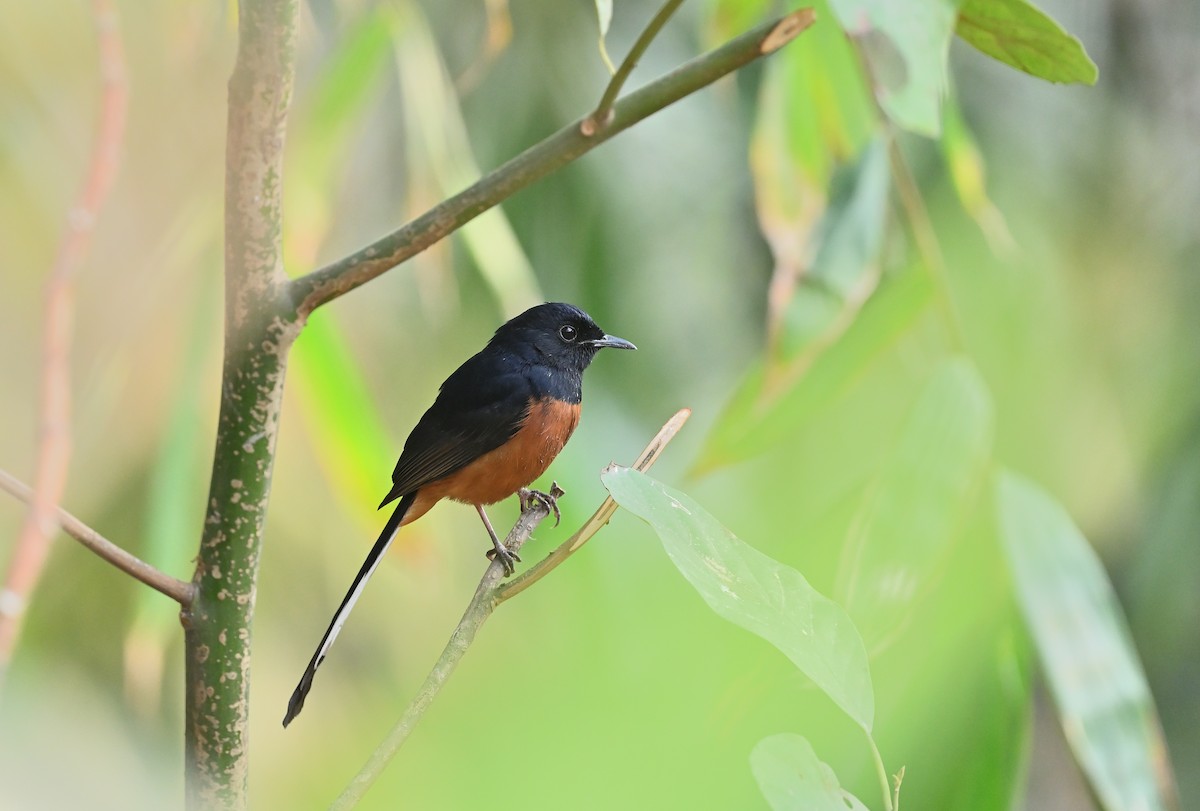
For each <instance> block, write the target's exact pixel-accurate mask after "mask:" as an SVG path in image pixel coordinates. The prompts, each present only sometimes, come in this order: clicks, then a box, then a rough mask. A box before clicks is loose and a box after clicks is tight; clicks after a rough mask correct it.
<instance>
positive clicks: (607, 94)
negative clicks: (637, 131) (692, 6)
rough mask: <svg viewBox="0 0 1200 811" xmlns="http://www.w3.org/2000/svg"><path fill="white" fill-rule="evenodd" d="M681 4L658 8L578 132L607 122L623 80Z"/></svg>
mask: <svg viewBox="0 0 1200 811" xmlns="http://www.w3.org/2000/svg"><path fill="white" fill-rule="evenodd" d="M681 5H683V0H667V2H666V3H664V4H663V7H662V8H660V9H659V10H658V13H657V14H655V15H654V18H653V19H652V20H650V22H649V24H648V25H647V26H646V28H645V30H643V31H642V33H641V36H639V37H638V38H637V41H636V42H634V43H633V47H632V48H630V49H629V53H628V54H626V56H625V61H624V62H622V63H621V66H620V67H619V68H617V70H616V72H615V73H614V74H613V76H612V79H610V80H609V82H608V87H606V88H604V95H603V96H601V97H600V103H599V104H597V105H596V109H595V110H594V111H593V112H592V114H591V115H589V116H588V117H587V118H585V119H583V121H582V122H581V123H580V125H579V129H580V132H582V133H583V134H584V135H587V136H589V137H590V136H592V135H595V134H596V132H597V131H598V130H600V129H601V128H602V127H604V125H605V124H607V123H608V115H609V113H611V112H612V106H613V104H615V103H616V101H617V96H619V95H620V94H621V87H622V86H623V85H624V84H625V80H626V79H628V78H629V74H631V73H633V69H634V68H635V67H637V63H638V60H639V59H641V58H642V54H644V53H645V52H646V49H647V48H649V47H650V43H651V42H653V41H654V38H655V37H656V36H658V32H659V31H661V30H662V27H663V26H664V25H666V24H667V20H669V19H671V15H672V14H674V13H675V10H676V9H677V8H679V7H680V6H681Z"/></svg>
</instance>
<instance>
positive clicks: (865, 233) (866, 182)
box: [779, 138, 890, 360]
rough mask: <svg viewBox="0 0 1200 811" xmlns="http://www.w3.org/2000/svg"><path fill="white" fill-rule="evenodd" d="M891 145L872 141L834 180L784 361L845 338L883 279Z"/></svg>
mask: <svg viewBox="0 0 1200 811" xmlns="http://www.w3.org/2000/svg"><path fill="white" fill-rule="evenodd" d="M889 177H890V175H889V170H888V159H887V146H886V145H885V143H884V141H883V140H882V139H881V138H877V139H876V140H874V141H872V142H871V143H870V144H869V145H868V146H867V148H866V149H865V150H863V153H862V155H861V156H860V157H859V159H858V161H857V162H856V163H855V164H854V165H853V166H850V167H847V168H846V169H845V171H843V172H841V173H839V174H838V175H837V176H835V177H834V183H833V191H832V193H831V195H830V200H829V206H828V208H827V209H826V210H825V214H824V216H822V218H821V222H820V224H819V225H818V226H817V228H816V232H815V234H814V235H813V241H814V243H815V244H816V246H817V248H816V257H815V258H814V259H813V261H812V266H811V267H810V268H809V269H808V271H807V272H806V273H805V274H804V275H803V277H802V278H801V280H800V284H799V287H798V289H797V291H796V294H795V296H794V297H793V299H792V301H791V303H790V304H789V306H788V308H787V310H786V312H785V315H784V325H783V330H782V333H781V335H780V341H779V350H780V352H781V353H782V355H783V357H784V359H787V360H790V359H794V358H795V357H796V355H797V354H798V353H799V352H800V351H802V350H805V349H808V348H810V347H811V346H812V345H813V344H814V343H821V344H825V345H828V344H830V343H832V342H833V340H834V339H835V338H836V337H837V336H838V335H840V334H841V333H842V332H843V331H844V330H845V329H846V327H847V326H849V323H850V321H851V320H852V319H853V317H854V315H855V313H857V312H858V310H859V309H860V308H861V307H862V305H863V303H864V302H865V301H866V300H867V298H868V297H869V296H870V295H871V293H872V292H874V290H875V286H876V284H877V283H878V280H879V273H880V257H879V254H880V252H881V250H882V248H883V235H884V232H885V230H886V226H887V202H888V188H889V182H888V180H889Z"/></svg>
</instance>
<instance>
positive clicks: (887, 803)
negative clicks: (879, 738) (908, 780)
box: [863, 729, 900, 811]
mask: <svg viewBox="0 0 1200 811" xmlns="http://www.w3.org/2000/svg"><path fill="white" fill-rule="evenodd" d="M863 733H864V734H865V735H866V736H867V743H869V744H870V745H871V760H872V761H873V762H874V763H875V775H876V776H877V777H878V778H879V785H880V787H881V788H882V789H883V811H895V808H894V807H893V806H892V786H891V784H890V783H889V782H888V773H887V769H886V768H884V766H883V756H882V755H880V754H879V747H878V746H876V745H875V739H874V738H873V737H872V736H871V733H870V731H868V730H867V729H863ZM896 790H897V791H899V790H900V787H899V784H897V786H896Z"/></svg>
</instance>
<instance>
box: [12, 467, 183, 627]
mask: <svg viewBox="0 0 1200 811" xmlns="http://www.w3.org/2000/svg"><path fill="white" fill-rule="evenodd" d="M0 489H2V490H6V491H7V492H9V493H11V494H12V495H14V496H16V497H17V498H18V499H20V500H21V501H24V502H25V503H26V504H29V503H32V502H33V499H34V492H33V490H32V488H30V487H28V486H27V485H25V484H23V483H22V482H21V481H19V480H18V479H16V478H15V477H14V476H12V475H10V474H9V473H8V472H7V471H4V470H0ZM54 520H55V523H56V524H57V525H58V526H60V527H62V530H63V532H65V533H67V534H68V535H70V536H71V537H72V538H74V539H75V540H77V541H79V542H80V543H81V544H83V545H84V546H86V547H87V548H88V549H90V550H92V551H93V552H95V553H96V554H97V555H99V556H100V557H102V558H103V559H104V560H106V561H108V562H109V563H111V564H112V565H113V566H116V567H117V568H118V569H120V570H121V571H123V572H125V573H126V574H128V575H130V576H131V577H135V578H137V579H138V580H140V581H142V582H143V583H145V584H146V585H147V586H149V587H150V588H152V589H154V590H155V591H158V592H161V593H163V594H165V595H166V596H168V597H170V598H171V599H172V600H174V601H175V602H177V603H179V604H180V605H187V604H188V603H190V602H191V601H192V595H193V593H194V591H195V590H194V589H193V588H192V584H191V583H185V582H184V581H182V580H177V579H175V578H174V577H171V576H170V575H168V574H164V573H163V572H160V571H159V570H158V569H156V568H154V567H153V566H151V565H150V564H149V563H146V562H145V561H144V560H141V559H140V558H138V557H135V556H134V555H131V554H129V553H128V552H126V551H125V550H124V549H122V548H121V547H119V546H117V545H116V544H115V543H113V542H112V541H110V540H108V539H107V538H105V537H104V536H103V535H101V534H100V533H99V532H97V531H96V530H94V529H92V528H91V527H89V526H88V525H87V524H85V523H83V522H82V521H80V520H79V519H78V518H76V517H75V516H73V515H71V514H70V513H69V512H67V511H66V510H64V509H62V508H61V507H58V508H55V513H54ZM4 597H5V598H6V599H13V597H11V596H9V595H7V594H6V595H4Z"/></svg>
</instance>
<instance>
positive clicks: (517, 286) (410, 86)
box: [390, 3, 545, 316]
mask: <svg viewBox="0 0 1200 811" xmlns="http://www.w3.org/2000/svg"><path fill="white" fill-rule="evenodd" d="M391 10H392V11H393V12H394V13H393V14H392V15H391V17H390V19H391V29H392V43H393V46H394V49H395V54H396V68H397V72H398V76H399V79H400V87H401V94H400V96H401V103H402V105H403V107H404V112H405V116H404V117H405V122H406V126H407V132H408V134H409V138H408V139H407V142H406V147H407V149H408V166H409V172H410V176H411V177H412V178H413V179H414V180H413V185H414V186H426V187H432V192H433V193H432V197H433V199H441V198H443V197H446V196H448V195H450V194H454V193H456V192H458V191H460V190H462V189H463V188H465V187H466V186H468V185H470V184H471V183H474V182H475V181H476V180H478V179H479V177H480V175H481V174H482V173H481V172H480V170H479V165H478V164H477V163H476V162H475V156H474V154H473V153H472V151H471V142H470V139H469V138H468V136H467V125H466V122H465V121H464V120H463V114H462V108H461V106H460V104H459V100H458V94H457V91H456V90H455V88H454V82H453V80H452V79H451V77H450V74H449V72H448V71H447V69H446V65H445V62H444V61H443V60H442V57H441V53H440V51H439V50H438V46H437V42H436V40H435V39H434V37H433V33H432V31H431V30H430V28H429V22H428V20H427V19H426V18H425V16H424V14H423V12H422V11H421V9H420V7H419V6H417V5H416V4H415V3H402V4H400V5H398V6H395V7H391ZM456 237H457V238H461V239H462V240H463V243H464V244H465V245H466V247H467V250H468V251H469V252H470V254H471V258H472V259H473V260H474V261H475V265H476V266H477V267H478V268H479V271H480V274H481V275H482V276H483V279H484V281H485V282H486V284H487V285H488V287H489V288H490V289H491V291H492V293H493V295H495V297H496V300H497V301H498V302H499V303H500V308H501V310H502V311H503V312H504V313H505V314H507V315H508V316H514V315H516V314H517V313H520V312H522V311H523V310H525V309H526V308H528V307H530V306H532V305H533V304H537V303H538V302H540V301H544V300H545V297H544V296H543V295H542V292H541V289H540V287H539V285H538V282H537V277H536V276H535V275H534V272H533V265H532V264H531V263H530V261H529V259H528V257H527V256H526V255H525V251H524V250H523V249H522V248H521V243H520V241H519V240H518V239H517V236H516V233H515V232H514V231H513V229H512V225H511V224H510V223H509V221H508V218H507V217H506V216H505V214H504V211H503V210H502V209H501V208H500V207H499V206H496V207H494V208H491V209H489V210H487V211H485V212H483V213H482V214H480V215H479V216H478V217H476V218H475V219H473V220H472V221H471V222H469V223H467V224H466V225H465V226H463V227H462V228H461V229H459V231H458V232H457V234H456Z"/></svg>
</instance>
